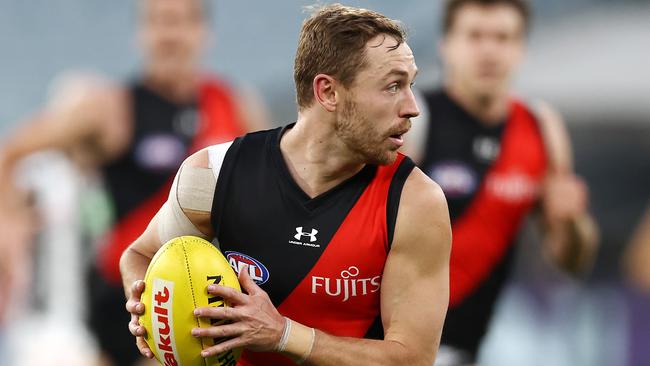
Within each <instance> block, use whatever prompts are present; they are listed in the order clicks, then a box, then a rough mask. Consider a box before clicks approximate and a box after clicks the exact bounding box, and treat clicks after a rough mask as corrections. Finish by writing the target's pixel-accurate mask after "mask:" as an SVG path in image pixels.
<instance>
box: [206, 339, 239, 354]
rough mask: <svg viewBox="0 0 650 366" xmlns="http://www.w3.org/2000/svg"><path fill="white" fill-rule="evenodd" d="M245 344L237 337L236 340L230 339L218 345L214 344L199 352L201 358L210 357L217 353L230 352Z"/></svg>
mask: <svg viewBox="0 0 650 366" xmlns="http://www.w3.org/2000/svg"><path fill="white" fill-rule="evenodd" d="M245 345H246V342H245V341H244V339H243V338H242V337H237V338H232V339H228V340H226V341H223V342H221V343H219V344H215V345H214V346H212V347H209V348H206V349H204V350H203V351H201V357H210V356H214V355H217V354H219V353H223V352H226V351H230V350H231V349H233V348H237V347H242V346H245Z"/></svg>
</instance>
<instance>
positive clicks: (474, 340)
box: [420, 90, 546, 357]
mask: <svg viewBox="0 0 650 366" xmlns="http://www.w3.org/2000/svg"><path fill="white" fill-rule="evenodd" d="M425 100H426V103H427V107H428V109H429V116H430V120H429V121H427V122H428V127H429V129H428V130H429V132H428V136H427V142H426V151H425V154H424V158H423V160H422V163H421V164H420V167H421V169H422V170H423V171H424V172H425V173H426V174H427V175H429V176H430V177H431V178H432V179H433V180H434V181H436V182H437V183H438V184H439V185H440V187H441V188H442V189H443V191H444V192H445V196H446V197H447V202H448V204H449V210H450V216H451V222H452V234H453V239H452V252H451V261H450V306H449V310H448V313H447V318H446V320H445V326H444V328H443V334H442V343H443V344H448V345H451V346H454V347H456V348H459V349H462V350H465V351H467V353H468V354H470V355H471V357H475V355H476V352H477V350H478V346H479V343H480V340H481V338H482V337H483V335H484V334H485V332H486V329H487V326H488V323H489V320H490V318H491V315H492V311H493V307H494V304H495V302H496V299H497V297H498V295H499V293H500V291H501V289H502V288H503V285H504V283H505V281H506V279H507V277H508V273H509V271H510V267H511V262H512V257H513V248H514V246H513V245H512V244H513V242H514V239H515V236H516V233H517V231H518V230H519V225H520V222H521V221H522V219H523V218H524V217H525V216H526V215H527V213H528V212H529V211H530V209H531V208H532V207H533V206H534V204H535V202H536V200H537V197H538V190H539V186H540V183H541V180H542V179H543V177H544V174H545V171H546V156H545V151H544V144H543V140H542V137H541V134H540V131H539V130H538V126H537V122H536V120H535V118H534V116H533V115H532V113H530V112H529V110H528V109H527V108H526V106H525V105H523V104H522V103H520V102H518V101H516V100H513V101H511V103H510V111H509V114H508V116H507V118H506V120H505V121H503V122H502V123H499V124H496V125H493V126H487V125H485V124H483V123H481V122H480V121H479V120H477V119H476V118H475V117H473V116H472V115H470V114H469V113H468V112H466V111H465V110H464V109H463V108H462V107H461V106H460V105H458V104H457V103H456V102H454V101H453V100H452V99H451V98H450V97H449V96H448V95H447V94H446V93H445V92H444V91H442V90H435V91H432V92H429V93H426V94H425Z"/></svg>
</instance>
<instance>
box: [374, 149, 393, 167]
mask: <svg viewBox="0 0 650 366" xmlns="http://www.w3.org/2000/svg"><path fill="white" fill-rule="evenodd" d="M395 159H397V150H393V149H389V150H384V151H382V152H381V153H378V154H377V155H376V156H375V161H374V162H373V163H374V164H376V165H390V164H393V163H394V162H395Z"/></svg>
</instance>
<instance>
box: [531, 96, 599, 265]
mask: <svg viewBox="0 0 650 366" xmlns="http://www.w3.org/2000/svg"><path fill="white" fill-rule="evenodd" d="M537 118H538V120H539V124H540V128H541V130H542V134H543V136H544V141H545V144H546V151H547V156H548V159H547V161H548V169H547V175H546V179H545V180H544V186H543V188H542V196H541V209H542V221H543V224H542V225H543V228H544V239H543V241H544V249H545V252H546V254H547V255H548V256H549V257H550V258H551V260H552V261H553V262H554V263H556V264H557V265H558V266H559V267H560V268H562V269H564V270H566V271H567V272H569V273H572V274H580V273H584V272H586V271H587V270H588V269H589V268H590V267H591V265H592V263H593V259H594V257H595V254H596V250H597V247H598V237H599V235H598V227H597V226H596V223H595V221H594V219H593V217H592V216H591V214H590V213H589V210H588V206H589V192H588V187H587V184H586V183H585V182H584V180H583V179H582V178H581V177H579V176H578V175H576V174H575V172H574V170H573V154H572V149H571V141H570V139H569V136H568V133H567V130H566V127H565V126H564V123H563V121H562V118H561V117H560V115H559V114H558V113H557V112H556V111H555V110H553V109H552V108H551V107H550V106H549V105H548V104H545V103H539V104H538V106H537Z"/></svg>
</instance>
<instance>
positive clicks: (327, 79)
mask: <svg viewBox="0 0 650 366" xmlns="http://www.w3.org/2000/svg"><path fill="white" fill-rule="evenodd" d="M313 89H314V99H316V101H317V102H318V104H320V105H321V106H323V108H324V109H325V110H326V111H328V112H334V111H335V110H336V104H337V93H336V80H335V79H334V78H333V77H331V76H329V75H326V74H318V75H316V76H315V77H314V83H313Z"/></svg>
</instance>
